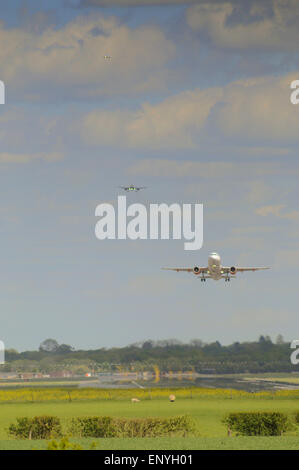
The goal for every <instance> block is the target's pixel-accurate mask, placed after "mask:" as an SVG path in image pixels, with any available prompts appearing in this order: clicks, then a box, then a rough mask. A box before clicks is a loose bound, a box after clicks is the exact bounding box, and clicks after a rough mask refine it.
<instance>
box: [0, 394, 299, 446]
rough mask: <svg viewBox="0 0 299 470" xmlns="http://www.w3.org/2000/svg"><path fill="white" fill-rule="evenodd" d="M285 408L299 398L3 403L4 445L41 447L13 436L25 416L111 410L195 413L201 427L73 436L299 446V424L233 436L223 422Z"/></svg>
mask: <svg viewBox="0 0 299 470" xmlns="http://www.w3.org/2000/svg"><path fill="white" fill-rule="evenodd" d="M254 410H263V411H267V410H268V411H270V410H271V411H274V410H275V411H283V412H286V413H288V414H290V415H291V414H293V413H294V412H295V411H298V410H299V399H298V398H291V399H287V398H284V399H281V398H275V399H269V398H266V399H264V398H258V399H257V398H233V399H227V398H215V397H213V398H193V399H190V398H181V399H177V400H176V402H175V403H170V402H169V401H168V400H167V399H166V398H165V399H164V398H157V399H152V400H144V401H141V402H140V403H131V402H130V400H99V401H78V402H45V403H2V404H0V449H32V448H35V449H40V448H45V447H46V446H47V443H46V442H45V441H33V440H32V441H26V440H24V441H23V440H14V439H9V436H8V434H7V428H8V426H9V424H10V423H12V422H15V420H16V418H17V417H20V416H36V415H41V414H53V415H56V416H59V417H60V419H61V422H62V425H63V427H64V430H66V429H67V424H68V422H69V421H70V419H71V418H72V417H74V416H80V415H81V416H82V415H102V416H103V415H106V416H107V415H109V416H117V417H128V418H130V417H131V418H133V417H148V416H164V417H167V416H174V415H180V414H186V413H187V414H190V415H191V416H193V418H194V420H195V422H196V426H197V436H196V437H186V438H181V437H177V438H176V437H169V438H165V437H164V438H132V439H119V438H111V439H71V441H72V442H79V443H80V444H81V445H83V446H84V448H88V447H89V445H90V444H91V442H96V444H97V448H99V449H102V450H105V449H106V450H108V449H152V450H156V449H299V429H298V431H297V430H296V429H293V430H292V431H290V432H288V433H287V434H286V435H284V436H282V437H234V436H233V437H227V431H226V428H225V426H224V425H223V424H222V423H221V420H222V418H223V417H224V416H225V414H226V413H228V412H232V411H254Z"/></svg>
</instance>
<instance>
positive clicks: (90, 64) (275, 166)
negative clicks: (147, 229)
mask: <svg viewBox="0 0 299 470" xmlns="http://www.w3.org/2000/svg"><path fill="white" fill-rule="evenodd" d="M135 3H136V2H135ZM140 3H146V2H142V0H140ZM148 3H150V2H148ZM152 3H153V5H146V6H136V5H134V1H131V2H125V1H124V0H115V1H114V6H113V8H109V7H108V8H107V7H103V5H104V4H105V2H104V0H102V1H99V2H97V0H93V2H91V1H87V0H85V2H81V3H80V2H79V1H77V0H76V2H64V1H58V0H55V1H51V2H50V1H43V2H36V1H33V0H31V1H26V2H19V1H12V2H9V3H8V4H7V5H6V6H5V7H4V8H2V12H1V19H2V24H1V27H0V40H1V42H2V43H3V44H5V47H4V48H2V50H1V52H0V79H1V80H3V81H4V82H5V85H6V104H5V105H1V109H0V139H1V140H0V141H1V147H0V180H1V188H2V197H1V200H0V214H1V224H0V233H1V240H2V258H1V265H2V270H1V271H0V280H1V287H2V289H1V297H0V312H1V324H2V328H1V339H2V340H3V341H4V342H5V344H6V346H7V347H15V348H17V349H18V350H24V349H34V348H36V347H38V345H39V344H40V342H41V341H42V340H44V339H45V338H48V337H53V338H55V339H57V340H58V341H59V342H63V343H68V344H71V345H73V346H75V347H77V348H99V347H110V346H122V345H126V344H129V343H132V342H135V341H139V340H144V339H149V338H151V339H161V338H178V339H180V340H183V341H188V340H190V339H192V338H201V339H202V340H204V341H214V340H219V341H220V342H221V343H223V344H227V343H230V342H233V341H242V340H254V339H256V338H257V337H258V336H259V335H260V334H269V335H271V336H272V338H275V337H276V336H277V335H278V334H279V333H282V334H283V335H284V336H285V338H287V339H290V340H292V339H296V334H297V333H296V331H297V329H298V330H299V321H298V315H297V302H298V294H297V278H298V268H297V266H298V262H299V244H298V236H299V209H298V200H299V198H298V175H299V165H298V156H297V149H298V139H299V134H298V124H299V105H298V107H297V106H295V105H292V104H291V103H290V83H291V81H292V80H294V79H299V64H298V39H299V38H298V35H299V33H298V31H299V28H298V26H299V25H298V23H299V5H298V3H297V2H296V1H294V0H284V1H282V0H273V1H270V0H269V1H268V0H265V1H259V2H250V3H248V2H247V3H246V2H243V3H242V7H240V5H238V3H237V2H231V3H230V2H222V1H220V0H219V1H218V2H208V1H206V2H204V1H198V2H193V3H192V4H191V3H188V2H184V1H181V2H180V1H177V4H176V5H171V4H170V2H167V0H164V1H162V0H161V2H160V5H158V3H159V2H157V1H156V2H154V0H153V2H152ZM129 4H130V6H128V5H129ZM106 54H109V55H111V56H112V60H111V61H105V60H103V55H106ZM131 182H132V183H135V184H137V185H142V186H147V187H148V188H147V189H146V190H144V191H143V192H140V193H138V194H132V195H129V196H128V199H129V202H130V201H132V202H133V201H134V202H136V201H137V202H143V203H145V204H149V203H150V202H166V203H171V202H179V203H183V202H193V203H194V202H198V203H203V204H204V245H203V248H202V249H201V250H200V251H198V252H187V251H184V249H183V242H182V241H138V242H132V241H102V242H101V241H99V240H97V239H96V238H95V235H94V228H95V224H96V218H95V216H94V211H95V208H96V206H97V205H98V204H99V203H101V202H107V201H116V199H117V196H118V194H119V190H118V188H117V187H118V186H120V185H125V184H129V183H131ZM215 250H216V251H218V252H219V253H220V254H221V256H222V260H223V263H224V264H225V265H236V264H240V265H247V266H251V265H269V266H271V270H270V271H266V272H261V273H248V274H246V275H245V274H244V275H239V276H238V278H237V279H235V280H233V281H232V282H231V283H224V282H207V283H205V285H202V284H201V283H200V282H199V281H198V279H196V277H195V276H191V275H188V274H184V273H180V274H178V273H172V272H165V271H162V270H161V269H160V268H161V266H167V265H168V266H172V265H178V266H185V265H187V266H189V265H190V266H194V265H198V264H199V265H203V266H204V265H206V263H207V256H208V253H209V252H210V251H215Z"/></svg>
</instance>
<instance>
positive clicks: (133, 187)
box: [119, 184, 146, 191]
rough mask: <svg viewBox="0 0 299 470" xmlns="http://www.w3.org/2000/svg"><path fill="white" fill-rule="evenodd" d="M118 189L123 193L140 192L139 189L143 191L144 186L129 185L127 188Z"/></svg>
mask: <svg viewBox="0 0 299 470" xmlns="http://www.w3.org/2000/svg"><path fill="white" fill-rule="evenodd" d="M119 188H121V189H124V190H125V191H140V189H145V188H146V186H134V184H130V185H129V186H119Z"/></svg>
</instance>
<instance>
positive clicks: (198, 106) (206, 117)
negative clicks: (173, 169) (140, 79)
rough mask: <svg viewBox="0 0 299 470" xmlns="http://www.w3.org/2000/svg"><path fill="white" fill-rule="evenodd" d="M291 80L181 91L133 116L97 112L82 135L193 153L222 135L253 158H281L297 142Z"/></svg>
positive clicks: (84, 125)
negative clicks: (241, 145)
mask: <svg viewBox="0 0 299 470" xmlns="http://www.w3.org/2000/svg"><path fill="white" fill-rule="evenodd" d="M298 73H299V72H298ZM294 76H296V74H295V73H294V74H291V75H286V76H284V77H282V78H277V77H272V76H269V77H262V78H252V79H248V80H246V79H243V80H238V81H235V82H232V83H230V84H228V85H226V86H224V87H222V88H221V87H211V88H207V89H203V90H202V89H195V90H193V91H185V92H182V93H179V94H177V95H173V96H171V97H169V98H167V99H165V100H163V101H161V102H159V103H157V104H149V103H143V104H141V105H140V107H139V108H138V109H137V110H135V111H132V110H130V109H118V110H115V111H103V110H96V111H93V112H90V113H88V114H86V115H85V116H84V118H83V119H82V124H81V135H82V136H83V138H84V139H85V141H86V142H87V143H91V144H96V145H101V144H104V145H113V146H120V145H121V146H126V147H129V148H142V147H145V148H150V149H165V148H169V149H172V148H174V149H192V148H198V147H199V145H200V142H201V141H202V140H203V139H204V140H205V142H207V141H210V142H212V143H214V140H215V137H214V136H215V135H222V136H223V138H226V139H234V143H235V142H236V139H237V146H238V145H240V140H241V139H243V141H244V142H246V143H247V145H248V155H250V154H251V155H252V157H257V156H258V155H259V156H263V154H268V155H274V156H275V155H281V156H282V157H283V156H284V155H288V153H289V152H290V149H288V148H287V145H288V144H291V143H295V142H298V139H299V134H298V127H299V112H298V107H296V106H295V105H292V104H291V103H290V83H291V81H292V79H293V78H294ZM265 142H267V145H268V152H267V147H266V146H265V145H264V143H265ZM277 146H278V148H276V147H277ZM244 151H245V148H244V145H243V149H242V153H243V154H244Z"/></svg>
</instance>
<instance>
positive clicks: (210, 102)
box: [82, 88, 222, 148]
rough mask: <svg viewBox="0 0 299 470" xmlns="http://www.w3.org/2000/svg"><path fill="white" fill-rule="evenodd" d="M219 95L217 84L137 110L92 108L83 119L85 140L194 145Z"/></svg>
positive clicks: (166, 145) (134, 143) (165, 145)
mask: <svg viewBox="0 0 299 470" xmlns="http://www.w3.org/2000/svg"><path fill="white" fill-rule="evenodd" d="M221 96H222V91H221V89H220V88H211V89H208V90H199V89H198V90H194V91H187V92H182V93H180V94H178V95H175V96H172V97H170V98H167V99H165V100H164V101H162V102H160V103H158V104H155V105H152V104H149V103H144V104H142V105H141V107H140V108H139V109H138V110H137V111H129V110H116V111H93V112H91V113H88V114H87V115H86V116H85V117H84V119H83V122H82V135H83V137H84V139H85V141H87V142H91V143H93V144H99V145H101V144H102V145H108V144H113V145H115V144H116V145H122V146H123V145H126V146H128V147H131V148H134V147H143V146H146V147H149V148H167V147H173V146H174V147H176V148H194V147H195V144H196V140H197V133H198V131H199V130H200V129H201V128H202V127H203V126H204V124H205V122H206V120H207V118H208V116H209V114H210V112H211V109H212V107H213V106H214V105H215V104H216V103H217V102H218V101H219V99H220V98H221Z"/></svg>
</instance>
